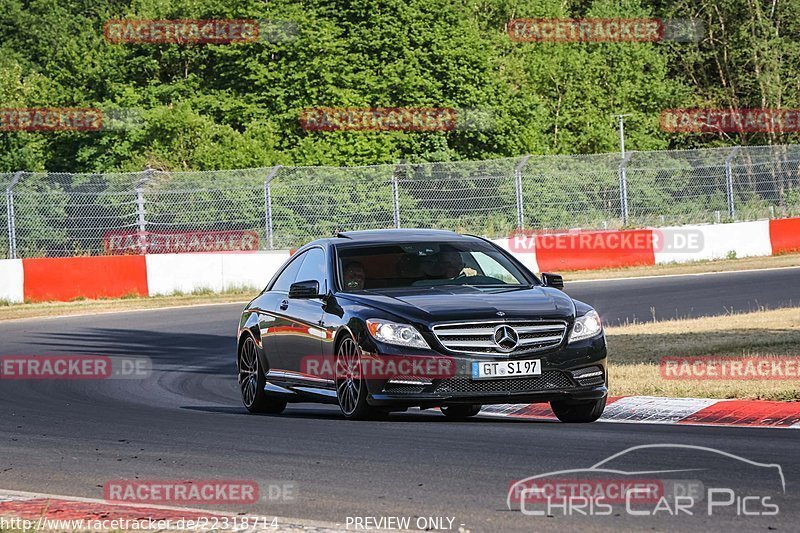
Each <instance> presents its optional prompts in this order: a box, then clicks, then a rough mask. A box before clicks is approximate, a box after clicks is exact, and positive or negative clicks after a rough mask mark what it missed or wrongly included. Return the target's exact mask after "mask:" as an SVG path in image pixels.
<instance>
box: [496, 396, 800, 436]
mask: <svg viewBox="0 0 800 533" xmlns="http://www.w3.org/2000/svg"><path fill="white" fill-rule="evenodd" d="M480 414H481V415H485V416H490V417H508V418H518V419H525V420H556V416H555V415H554V414H553V411H552V410H551V409H550V406H549V405H548V404H546V403H541V404H502V405H487V406H485V407H484V408H483V409H481V413H480ZM600 421H601V422H622V423H632V424H636V423H638V424H681V425H694V426H733V427H771V428H792V429H800V402H771V401H764V400H715V399H710V398H660V397H656V396H616V397H611V398H609V399H608V403H607V404H606V410H605V412H603V416H602V417H600Z"/></svg>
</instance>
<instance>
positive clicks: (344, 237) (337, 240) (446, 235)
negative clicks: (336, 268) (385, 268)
mask: <svg viewBox="0 0 800 533" xmlns="http://www.w3.org/2000/svg"><path fill="white" fill-rule="evenodd" d="M475 239H476V237H473V236H470V235H460V234H458V233H455V232H453V231H446V230H439V229H374V230H363V231H344V232H341V233H339V234H337V235H336V237H334V238H332V239H329V240H330V242H331V243H332V244H346V243H353V244H356V243H358V244H368V243H369V244H377V243H394V242H402V241H417V242H441V241H468V240H475Z"/></svg>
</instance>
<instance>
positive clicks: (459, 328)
mask: <svg viewBox="0 0 800 533" xmlns="http://www.w3.org/2000/svg"><path fill="white" fill-rule="evenodd" d="M504 325H505V326H511V328H512V329H513V330H514V331H515V332H516V334H517V337H518V338H519V343H518V345H517V347H516V348H515V349H514V350H512V351H510V352H509V351H502V350H500V349H499V348H498V345H497V344H496V343H495V337H494V334H495V330H496V329H497V328H498V327H499V326H504ZM432 329H433V333H434V335H436V338H437V339H438V340H439V342H441V343H442V346H444V347H445V348H447V349H448V350H450V351H453V352H459V353H470V354H475V353H485V354H491V355H505V356H508V355H518V354H524V353H529V352H536V351H539V350H546V349H548V348H553V347H556V346H558V345H560V344H561V341H562V340H563V339H564V335H565V334H566V332H567V323H566V322H564V321H561V320H553V321H499V320H498V321H491V322H462V323H458V324H438V325H436V326H433V328H432Z"/></svg>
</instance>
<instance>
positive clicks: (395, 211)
mask: <svg viewBox="0 0 800 533" xmlns="http://www.w3.org/2000/svg"><path fill="white" fill-rule="evenodd" d="M401 168H402V169H403V171H405V169H406V162H405V161H400V162H399V163H398V164H397V166H396V167H394V170H393V171H392V220H393V222H394V227H395V228H400V183H399V182H398V180H397V172H398V170H399V169H401Z"/></svg>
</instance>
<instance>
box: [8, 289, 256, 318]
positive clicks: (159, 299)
mask: <svg viewBox="0 0 800 533" xmlns="http://www.w3.org/2000/svg"><path fill="white" fill-rule="evenodd" d="M259 290H260V289H247V290H245V289H241V290H235V291H229V292H224V293H219V294H216V293H213V292H211V291H205V290H201V291H198V292H197V293H193V294H173V295H170V296H153V297H146V298H139V297H135V298H123V299H119V300H75V301H72V302H41V303H24V304H8V305H0V320H11V319H17V318H33V317H48V316H65V315H85V314H90V313H104V312H106V313H107V312H113V311H130V310H135V309H160V308H163V307H175V306H189V305H203V304H217V303H241V304H242V306H244V304H245V303H247V302H249V301H250V300H251V299H253V297H255V296H256V295H257V294H258V292H259Z"/></svg>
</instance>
